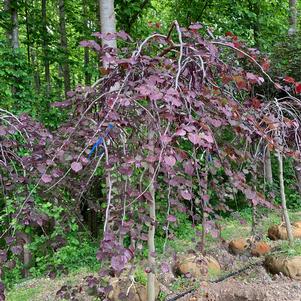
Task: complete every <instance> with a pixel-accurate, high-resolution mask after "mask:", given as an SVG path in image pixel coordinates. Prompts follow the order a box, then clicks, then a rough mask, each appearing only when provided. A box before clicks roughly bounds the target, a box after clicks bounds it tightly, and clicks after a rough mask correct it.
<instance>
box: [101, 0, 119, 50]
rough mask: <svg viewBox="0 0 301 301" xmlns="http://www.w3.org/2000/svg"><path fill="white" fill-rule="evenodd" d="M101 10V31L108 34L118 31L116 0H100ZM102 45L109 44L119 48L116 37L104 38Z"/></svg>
mask: <svg viewBox="0 0 301 301" xmlns="http://www.w3.org/2000/svg"><path fill="white" fill-rule="evenodd" d="M99 10H100V13H99V15H100V26H101V33H102V34H103V35H107V34H108V33H115V32H116V19H115V10H114V0H100V2H99ZM102 45H103V46H105V45H107V46H108V47H111V48H113V49H116V48H117V43H116V39H112V40H109V41H108V40H104V39H102Z"/></svg>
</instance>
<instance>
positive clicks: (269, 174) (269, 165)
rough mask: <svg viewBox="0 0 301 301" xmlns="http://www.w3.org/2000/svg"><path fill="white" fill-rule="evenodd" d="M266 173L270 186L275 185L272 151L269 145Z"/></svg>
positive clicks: (265, 166)
mask: <svg viewBox="0 0 301 301" xmlns="http://www.w3.org/2000/svg"><path fill="white" fill-rule="evenodd" d="M264 175H265V180H266V183H267V184H268V185H269V186H271V185H273V172H272V161H271V152H270V150H269V148H268V147H267V150H266V153H265V157H264Z"/></svg>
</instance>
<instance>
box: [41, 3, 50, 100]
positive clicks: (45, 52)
mask: <svg viewBox="0 0 301 301" xmlns="http://www.w3.org/2000/svg"><path fill="white" fill-rule="evenodd" d="M46 1H47V0H42V48H43V55H44V68H45V80H46V90H45V94H46V96H47V97H49V96H50V91H51V78H50V64H49V47H48V31H47V15H46V14H47V7H46V6H47V2H46Z"/></svg>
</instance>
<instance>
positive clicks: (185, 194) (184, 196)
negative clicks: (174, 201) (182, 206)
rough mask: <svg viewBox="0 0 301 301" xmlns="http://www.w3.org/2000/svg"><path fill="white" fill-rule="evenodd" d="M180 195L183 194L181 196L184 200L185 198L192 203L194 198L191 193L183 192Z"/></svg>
mask: <svg viewBox="0 0 301 301" xmlns="http://www.w3.org/2000/svg"><path fill="white" fill-rule="evenodd" d="M180 194H181V196H182V198H183V199H184V200H188V201H190V200H191V198H192V195H191V193H190V192H189V191H187V190H181V192H180Z"/></svg>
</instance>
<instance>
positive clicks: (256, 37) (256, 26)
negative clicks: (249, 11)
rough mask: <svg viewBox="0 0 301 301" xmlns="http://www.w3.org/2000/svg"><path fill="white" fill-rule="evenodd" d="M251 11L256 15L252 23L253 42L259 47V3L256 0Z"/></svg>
mask: <svg viewBox="0 0 301 301" xmlns="http://www.w3.org/2000/svg"><path fill="white" fill-rule="evenodd" d="M253 11H254V13H255V15H256V19H255V22H254V23H253V32H254V42H255V46H256V47H257V48H258V49H259V48H260V3H259V2H258V1H256V2H255V3H254V7H253Z"/></svg>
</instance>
